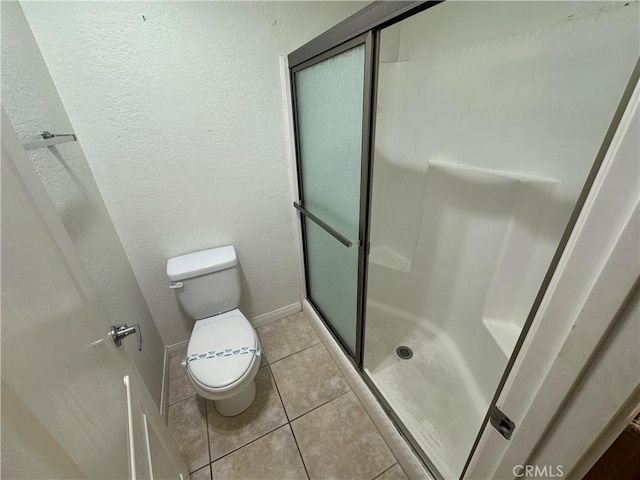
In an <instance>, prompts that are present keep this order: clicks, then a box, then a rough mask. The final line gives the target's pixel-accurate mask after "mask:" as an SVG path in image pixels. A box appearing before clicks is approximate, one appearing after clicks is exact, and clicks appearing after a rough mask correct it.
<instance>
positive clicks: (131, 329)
mask: <svg viewBox="0 0 640 480" xmlns="http://www.w3.org/2000/svg"><path fill="white" fill-rule="evenodd" d="M133 333H135V334H137V336H138V350H140V351H142V332H141V331H140V325H138V324H137V323H136V324H135V325H131V326H129V325H127V324H126V323H121V324H120V325H112V326H111V330H109V335H110V336H111V338H112V339H113V343H115V344H116V347H119V346H120V345H122V339H123V338H125V337H128V336H129V335H131V334H133Z"/></svg>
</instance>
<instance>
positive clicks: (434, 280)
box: [368, 2, 639, 402]
mask: <svg viewBox="0 0 640 480" xmlns="http://www.w3.org/2000/svg"><path fill="white" fill-rule="evenodd" d="M444 6H446V8H442V7H441V6H438V7H435V8H432V9H430V10H429V14H428V15H415V16H414V17H411V18H409V19H407V20H405V21H403V22H402V24H397V25H396V26H393V27H390V28H387V29H385V30H384V31H383V33H382V35H383V36H382V42H381V44H382V50H381V54H380V69H379V82H378V85H379V90H378V98H377V116H376V138H375V162H374V178H373V204H372V217H371V251H370V257H369V260H370V262H369V273H368V275H369V282H368V285H369V287H368V305H369V306H374V307H375V306H379V307H381V308H386V309H392V310H394V311H397V312H400V313H401V315H402V316H404V317H405V318H410V319H412V320H413V321H414V322H416V323H417V324H420V325H423V326H425V327H426V328H429V329H431V330H435V331H439V332H442V333H444V334H446V335H448V336H449V337H450V338H451V339H452V340H453V341H454V343H455V344H456V345H457V347H458V348H459V349H460V350H461V352H462V353H463V356H464V358H465V361H466V363H467V365H468V367H469V369H470V370H471V373H472V375H473V377H474V378H475V380H476V381H477V382H478V384H479V387H480V390H481V391H482V395H483V396H484V397H486V400H487V402H488V400H489V399H490V398H491V397H492V396H493V392H494V390H495V387H496V385H497V382H498V379H499V377H500V376H501V375H502V372H503V370H504V366H505V364H506V358H507V357H509V356H510V354H511V352H512V350H513V347H514V345H515V342H516V340H517V337H518V335H519V334H520V331H521V329H522V326H523V324H524V321H525V319H526V317H527V314H528V311H529V309H530V308H531V305H532V303H533V300H534V298H535V296H536V294H537V291H538V288H539V286H540V283H541V281H542V279H543V277H544V275H545V272H546V270H547V268H548V265H549V262H550V261H551V258H552V256H553V253H554V251H555V249H556V246H557V244H558V241H559V239H560V237H561V235H562V232H563V231H564V228H565V226H566V223H567V220H568V218H569V216H570V214H571V211H572V209H573V207H574V205H575V202H576V200H577V197H578V195H579V193H580V191H581V189H582V187H583V185H584V182H585V179H586V177H587V175H588V172H589V170H590V168H591V166H592V164H593V161H594V159H595V157H596V154H597V152H598V149H599V147H600V144H601V142H602V139H603V136H604V134H605V132H606V130H607V128H608V125H609V122H610V121H611V118H612V116H613V113H614V111H615V108H616V106H617V104H618V101H619V98H620V95H621V92H622V91H623V89H624V86H625V85H626V82H627V80H628V78H629V76H630V74H631V69H632V68H633V65H634V64H635V59H636V58H637V56H638V44H639V43H638V40H639V39H638V28H637V18H638V4H637V3H635V4H629V5H624V4H622V3H611V2H601V3H594V2H531V3H525V2H451V3H449V4H443V7H444ZM523 9H524V10H525V12H524V14H523ZM613 52H615V55H614V54H613ZM621 58H622V59H623V61H620V59H621ZM594 65H595V66H597V67H594Z"/></svg>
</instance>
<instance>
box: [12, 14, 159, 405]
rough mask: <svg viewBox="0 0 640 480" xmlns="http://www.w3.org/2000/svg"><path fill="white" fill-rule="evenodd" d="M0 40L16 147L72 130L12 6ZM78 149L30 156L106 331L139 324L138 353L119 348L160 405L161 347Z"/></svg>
mask: <svg viewBox="0 0 640 480" xmlns="http://www.w3.org/2000/svg"><path fill="white" fill-rule="evenodd" d="M1 35H2V41H1V44H2V87H1V88H2V89H1V92H2V106H3V107H4V109H5V111H6V112H7V115H8V117H9V119H10V120H11V123H12V124H13V127H14V128H15V130H16V132H17V133H18V135H19V136H20V138H21V140H22V141H23V142H24V141H28V140H35V139H36V137H37V133H38V132H40V131H42V130H50V131H52V132H56V133H67V132H72V131H74V126H73V125H72V124H71V122H70V121H69V118H68V117H67V113H66V112H65V109H64V106H63V105H62V102H61V101H60V97H59V96H58V92H57V91H56V87H55V85H54V83H53V81H52V80H51V76H50V75H49V72H48V70H47V67H46V65H45V63H44V61H43V59H42V55H41V54H40V51H39V50H38V45H37V44H36V41H35V39H34V38H33V35H32V33H31V30H30V29H29V25H28V24H27V21H26V19H25V17H24V15H23V13H22V10H21V9H20V5H19V4H18V3H17V2H2V28H1ZM7 128H10V127H7ZM81 146H84V144H83V142H82V138H80V141H79V142H74V143H67V144H64V145H59V146H58V147H55V148H51V149H47V148H43V149H38V150H33V151H31V152H28V153H29V158H30V159H31V161H32V162H33V166H34V168H35V170H36V171H37V173H38V175H39V177H40V180H41V181H42V183H43V185H44V187H45V189H46V191H47V193H48V194H49V197H50V198H51V200H52V201H53V203H54V204H55V207H56V210H57V212H58V214H59V215H60V218H61V220H62V222H63V224H64V226H65V228H66V230H67V232H68V233H69V236H70V237H71V240H72V241H73V242H74V245H75V247H76V249H77V251H78V254H79V256H80V258H81V259H82V261H83V263H84V266H85V267H86V270H87V272H88V274H89V277H90V278H91V280H92V281H93V283H94V286H95V288H96V290H97V291H98V294H99V295H100V297H101V299H102V301H103V303H104V305H105V308H106V310H107V312H108V313H109V316H110V320H107V321H108V323H105V324H104V325H103V328H104V331H105V332H106V331H108V329H109V327H110V326H111V325H113V324H116V323H124V322H126V323H129V324H131V323H138V324H140V326H141V329H142V334H143V336H144V348H143V350H142V352H139V351H138V350H137V348H136V344H135V340H134V339H131V340H127V341H126V342H124V343H123V347H122V349H123V350H124V352H125V355H126V356H127V357H129V358H130V359H131V360H132V361H133V363H134V364H135V365H136V366H137V368H138V370H139V371H140V373H141V375H142V377H143V378H144V380H145V382H146V384H147V387H148V388H149V391H150V392H151V394H152V395H153V397H154V399H155V401H156V402H157V403H158V404H159V403H160V393H161V386H162V360H163V355H164V348H163V343H162V340H161V338H160V335H159V333H158V329H157V327H156V325H155V323H154V322H153V320H152V318H151V314H150V313H149V309H148V307H147V304H146V302H145V300H144V297H143V296H142V292H141V291H140V287H139V286H138V283H137V282H136V279H135V276H134V274H133V271H132V269H131V265H130V264H129V261H128V260H127V256H126V254H125V252H124V249H123V248H122V244H121V243H120V240H119V238H118V234H117V233H116V230H115V228H114V226H113V223H112V221H111V219H110V217H109V214H108V213H107V209H106V207H105V205H104V201H103V200H102V197H101V196H100V192H99V191H98V187H97V185H96V182H95V180H94V177H93V175H92V173H91V170H90V168H89V164H88V162H87V158H86V157H85V155H84V152H83V149H82V148H81ZM51 328H55V326H51Z"/></svg>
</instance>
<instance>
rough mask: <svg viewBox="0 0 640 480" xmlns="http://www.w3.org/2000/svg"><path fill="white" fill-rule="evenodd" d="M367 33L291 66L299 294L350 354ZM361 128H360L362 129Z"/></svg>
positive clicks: (363, 168)
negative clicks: (301, 276) (301, 259)
mask: <svg viewBox="0 0 640 480" xmlns="http://www.w3.org/2000/svg"><path fill="white" fill-rule="evenodd" d="M370 57H371V36H370V35H365V36H360V37H357V38H355V39H354V40H351V41H349V42H346V43H345V44H343V45H340V46H338V47H336V48H334V49H332V50H329V51H328V52H326V53H324V54H322V55H320V56H318V57H314V58H312V59H311V60H308V61H306V62H304V63H302V64H300V65H296V66H293V68H292V69H291V75H292V78H291V84H292V87H293V95H294V117H295V129H296V150H297V163H298V186H299V201H298V202H295V203H294V206H295V207H296V208H297V209H298V211H299V212H300V215H301V221H302V232H303V242H304V255H305V274H306V285H307V297H308V298H309V300H310V302H311V304H312V305H313V306H314V308H315V309H316V310H317V311H318V313H319V314H320V316H321V317H322V318H323V319H324V321H325V323H326V324H327V325H328V326H329V328H330V329H331V331H332V332H333V333H334V334H335V335H336V337H337V338H338V340H339V341H340V342H341V343H342V345H343V347H345V349H346V350H347V351H348V352H349V353H350V354H351V356H352V357H355V358H358V357H359V351H360V342H359V340H358V339H359V331H360V328H361V316H360V311H361V309H360V303H361V296H360V293H359V292H360V291H361V288H360V286H361V285H362V268H363V265H364V252H363V248H362V237H363V231H364V227H363V218H364V213H363V211H364V208H366V204H365V203H363V201H362V198H363V196H362V195H361V193H362V189H363V188H366V183H367V182H366V181H364V182H363V181H362V180H361V179H362V178H363V175H364V176H365V177H366V175H367V172H368V161H367V159H368V155H367V154H366V152H367V145H368V140H367V138H366V137H367V131H368V129H367V128H366V122H367V121H368V117H369V115H368V105H369V102H367V101H365V98H367V97H368V94H369V91H370V76H369V75H367V74H366V72H367V71H368V69H369V65H370ZM363 126H364V127H363Z"/></svg>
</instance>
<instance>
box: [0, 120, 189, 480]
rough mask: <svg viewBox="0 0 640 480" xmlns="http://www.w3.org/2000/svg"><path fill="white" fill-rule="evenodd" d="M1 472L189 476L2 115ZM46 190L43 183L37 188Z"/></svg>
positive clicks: (49, 475) (15, 474)
mask: <svg viewBox="0 0 640 480" xmlns="http://www.w3.org/2000/svg"><path fill="white" fill-rule="evenodd" d="M2 120H3V122H2V123H3V125H2V127H3V128H2V177H1V178H2V472H1V475H2V477H3V478H108V479H114V478H122V479H126V478H132V479H135V478H174V479H178V478H182V479H184V478H188V477H189V474H188V468H187V466H186V463H185V462H184V459H183V458H182V456H181V455H180V453H179V451H178V449H177V447H176V445H175V443H174V442H173V439H172V438H171V436H170V433H169V431H168V429H167V427H166V425H164V423H163V420H162V418H161V417H160V414H159V412H158V410H157V409H156V407H155V404H154V403H153V400H152V398H151V395H150V393H149V392H148V391H147V389H146V386H145V385H144V383H143V382H142V380H141V378H140V376H139V373H138V372H137V371H136V369H135V367H133V366H132V365H130V364H128V362H127V361H126V359H125V358H124V356H122V355H120V354H119V352H118V351H117V350H116V347H115V345H114V344H113V342H112V340H111V338H110V337H109V335H108V332H104V331H102V330H101V328H100V327H99V325H101V324H104V322H100V321H99V318H100V316H101V315H105V312H104V310H103V308H102V307H101V305H100V304H99V302H97V301H96V299H97V295H96V294H95V292H94V291H92V286H91V285H90V284H88V282H83V281H81V279H82V278H83V276H82V275H78V274H77V272H78V270H77V269H78V268H79V265H81V262H80V260H79V258H77V256H76V254H75V251H74V250H73V246H72V244H71V242H70V240H69V238H68V237H67V236H66V232H65V231H64V227H63V226H62V224H61V222H60V220H59V218H58V217H57V215H56V214H55V211H54V209H53V206H52V205H51V204H50V202H49V201H48V198H47V197H46V193H45V192H44V189H43V188H42V186H41V185H40V183H39V180H38V179H37V176H36V175H35V172H33V170H32V169H31V164H30V163H29V161H28V159H27V157H26V155H25V153H24V151H23V150H22V146H21V144H20V142H19V140H18V138H17V136H16V135H15V131H14V130H13V129H12V128H11V124H10V123H9V122H8V120H7V117H6V115H5V114H4V111H3V112H2ZM38 188H39V189H40V190H39V189H38Z"/></svg>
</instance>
